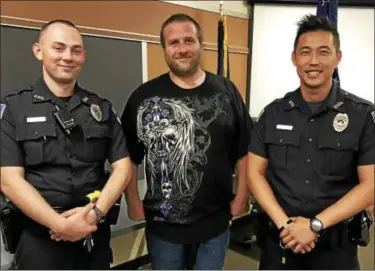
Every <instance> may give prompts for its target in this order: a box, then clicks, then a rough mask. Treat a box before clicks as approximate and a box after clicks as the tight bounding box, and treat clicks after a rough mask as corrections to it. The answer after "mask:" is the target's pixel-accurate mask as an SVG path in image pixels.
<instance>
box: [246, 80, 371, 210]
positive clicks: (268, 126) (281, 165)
mask: <svg viewBox="0 0 375 271" xmlns="http://www.w3.org/2000/svg"><path fill="white" fill-rule="evenodd" d="M374 140H375V112H374V105H373V104H372V103H370V102H368V101H366V100H364V99H362V98H359V97H357V96H355V95H353V94H351V93H348V92H346V91H344V90H342V89H341V88H340V87H339V84H338V83H336V82H334V84H333V86H332V88H331V90H330V93H329V95H328V97H327V98H326V99H325V101H323V102H322V104H321V107H320V108H319V109H318V110H317V111H315V113H311V110H310V109H309V107H308V105H307V103H306V102H305V101H304V100H303V99H302V96H301V91H300V89H297V90H296V91H294V92H290V93H287V94H286V95H285V96H284V98H281V99H277V100H275V101H273V102H272V103H271V104H269V105H268V106H266V108H265V110H264V112H263V113H261V114H260V116H259V117H258V120H257V123H256V124H255V126H254V129H253V131H252V138H251V146H250V151H251V152H252V153H254V154H256V155H259V156H261V157H264V158H266V159H268V168H267V170H266V179H267V180H268V182H269V184H270V186H271V188H272V190H273V192H274V194H275V196H276V199H277V201H278V203H279V204H280V205H281V207H282V208H283V209H284V211H285V212H286V214H287V215H288V216H304V217H312V216H315V215H317V214H318V213H320V212H321V211H322V210H324V209H326V208H327V207H329V206H330V205H332V204H334V203H335V202H336V201H338V200H339V199H340V198H341V197H343V196H344V195H345V194H346V193H347V192H348V191H349V190H351V189H352V188H353V187H354V186H355V185H357V184H358V183H359V179H358V174H357V167H358V166H362V165H372V164H374V162H375V159H374V153H375V142H374Z"/></svg>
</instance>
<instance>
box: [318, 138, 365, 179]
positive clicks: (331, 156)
mask: <svg viewBox="0 0 375 271" xmlns="http://www.w3.org/2000/svg"><path fill="white" fill-rule="evenodd" d="M318 141H319V143H318V147H319V151H320V153H321V155H320V157H321V159H323V160H322V162H323V169H324V170H325V171H326V172H327V173H329V174H332V175H335V176H336V175H339V176H343V175H344V174H345V173H347V172H350V171H352V170H353V169H356V155H357V152H358V142H359V138H358V137H357V136H355V135H353V134H338V135H327V134H320V136H319V138H318Z"/></svg>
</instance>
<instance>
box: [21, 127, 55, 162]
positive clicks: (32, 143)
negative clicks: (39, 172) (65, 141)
mask: <svg viewBox="0 0 375 271" xmlns="http://www.w3.org/2000/svg"><path fill="white" fill-rule="evenodd" d="M51 138H56V125H55V124H48V123H24V124H23V125H22V126H20V127H17V128H16V140H17V142H19V143H20V144H21V145H22V147H23V150H24V153H25V165H26V166H35V165H39V164H42V163H44V162H45V159H46V156H45V144H46V142H47V140H49V139H51Z"/></svg>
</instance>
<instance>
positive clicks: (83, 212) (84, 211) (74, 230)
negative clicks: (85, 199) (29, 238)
mask: <svg viewBox="0 0 375 271" xmlns="http://www.w3.org/2000/svg"><path fill="white" fill-rule="evenodd" d="M92 207H93V204H91V203H90V204H87V205H86V206H85V207H82V208H80V209H75V212H74V213H73V214H72V215H70V216H68V217H65V218H64V220H63V221H64V222H63V225H62V226H61V228H60V229H59V230H58V232H54V233H52V235H51V238H52V239H54V240H56V241H60V240H64V241H71V242H75V241H78V240H81V239H82V238H85V237H86V236H88V235H89V234H91V233H92V232H94V231H96V230H97V227H96V225H90V224H89V223H88V221H87V215H88V214H89V212H90V211H91V210H92Z"/></svg>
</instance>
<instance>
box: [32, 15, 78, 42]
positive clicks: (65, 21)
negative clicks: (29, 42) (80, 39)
mask: <svg viewBox="0 0 375 271" xmlns="http://www.w3.org/2000/svg"><path fill="white" fill-rule="evenodd" d="M57 23H58V24H65V25H67V26H70V27H73V28H75V29H77V31H78V32H80V31H79V29H78V28H77V27H76V26H75V24H73V23H72V22H70V21H68V20H63V19H56V20H52V21H49V22H48V23H46V24H45V25H43V26H42V28H41V29H40V32H39V36H38V41H40V38H41V37H42V35H43V33H44V32H45V31H46V30H47V28H48V27H50V26H51V25H53V24H57Z"/></svg>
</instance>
